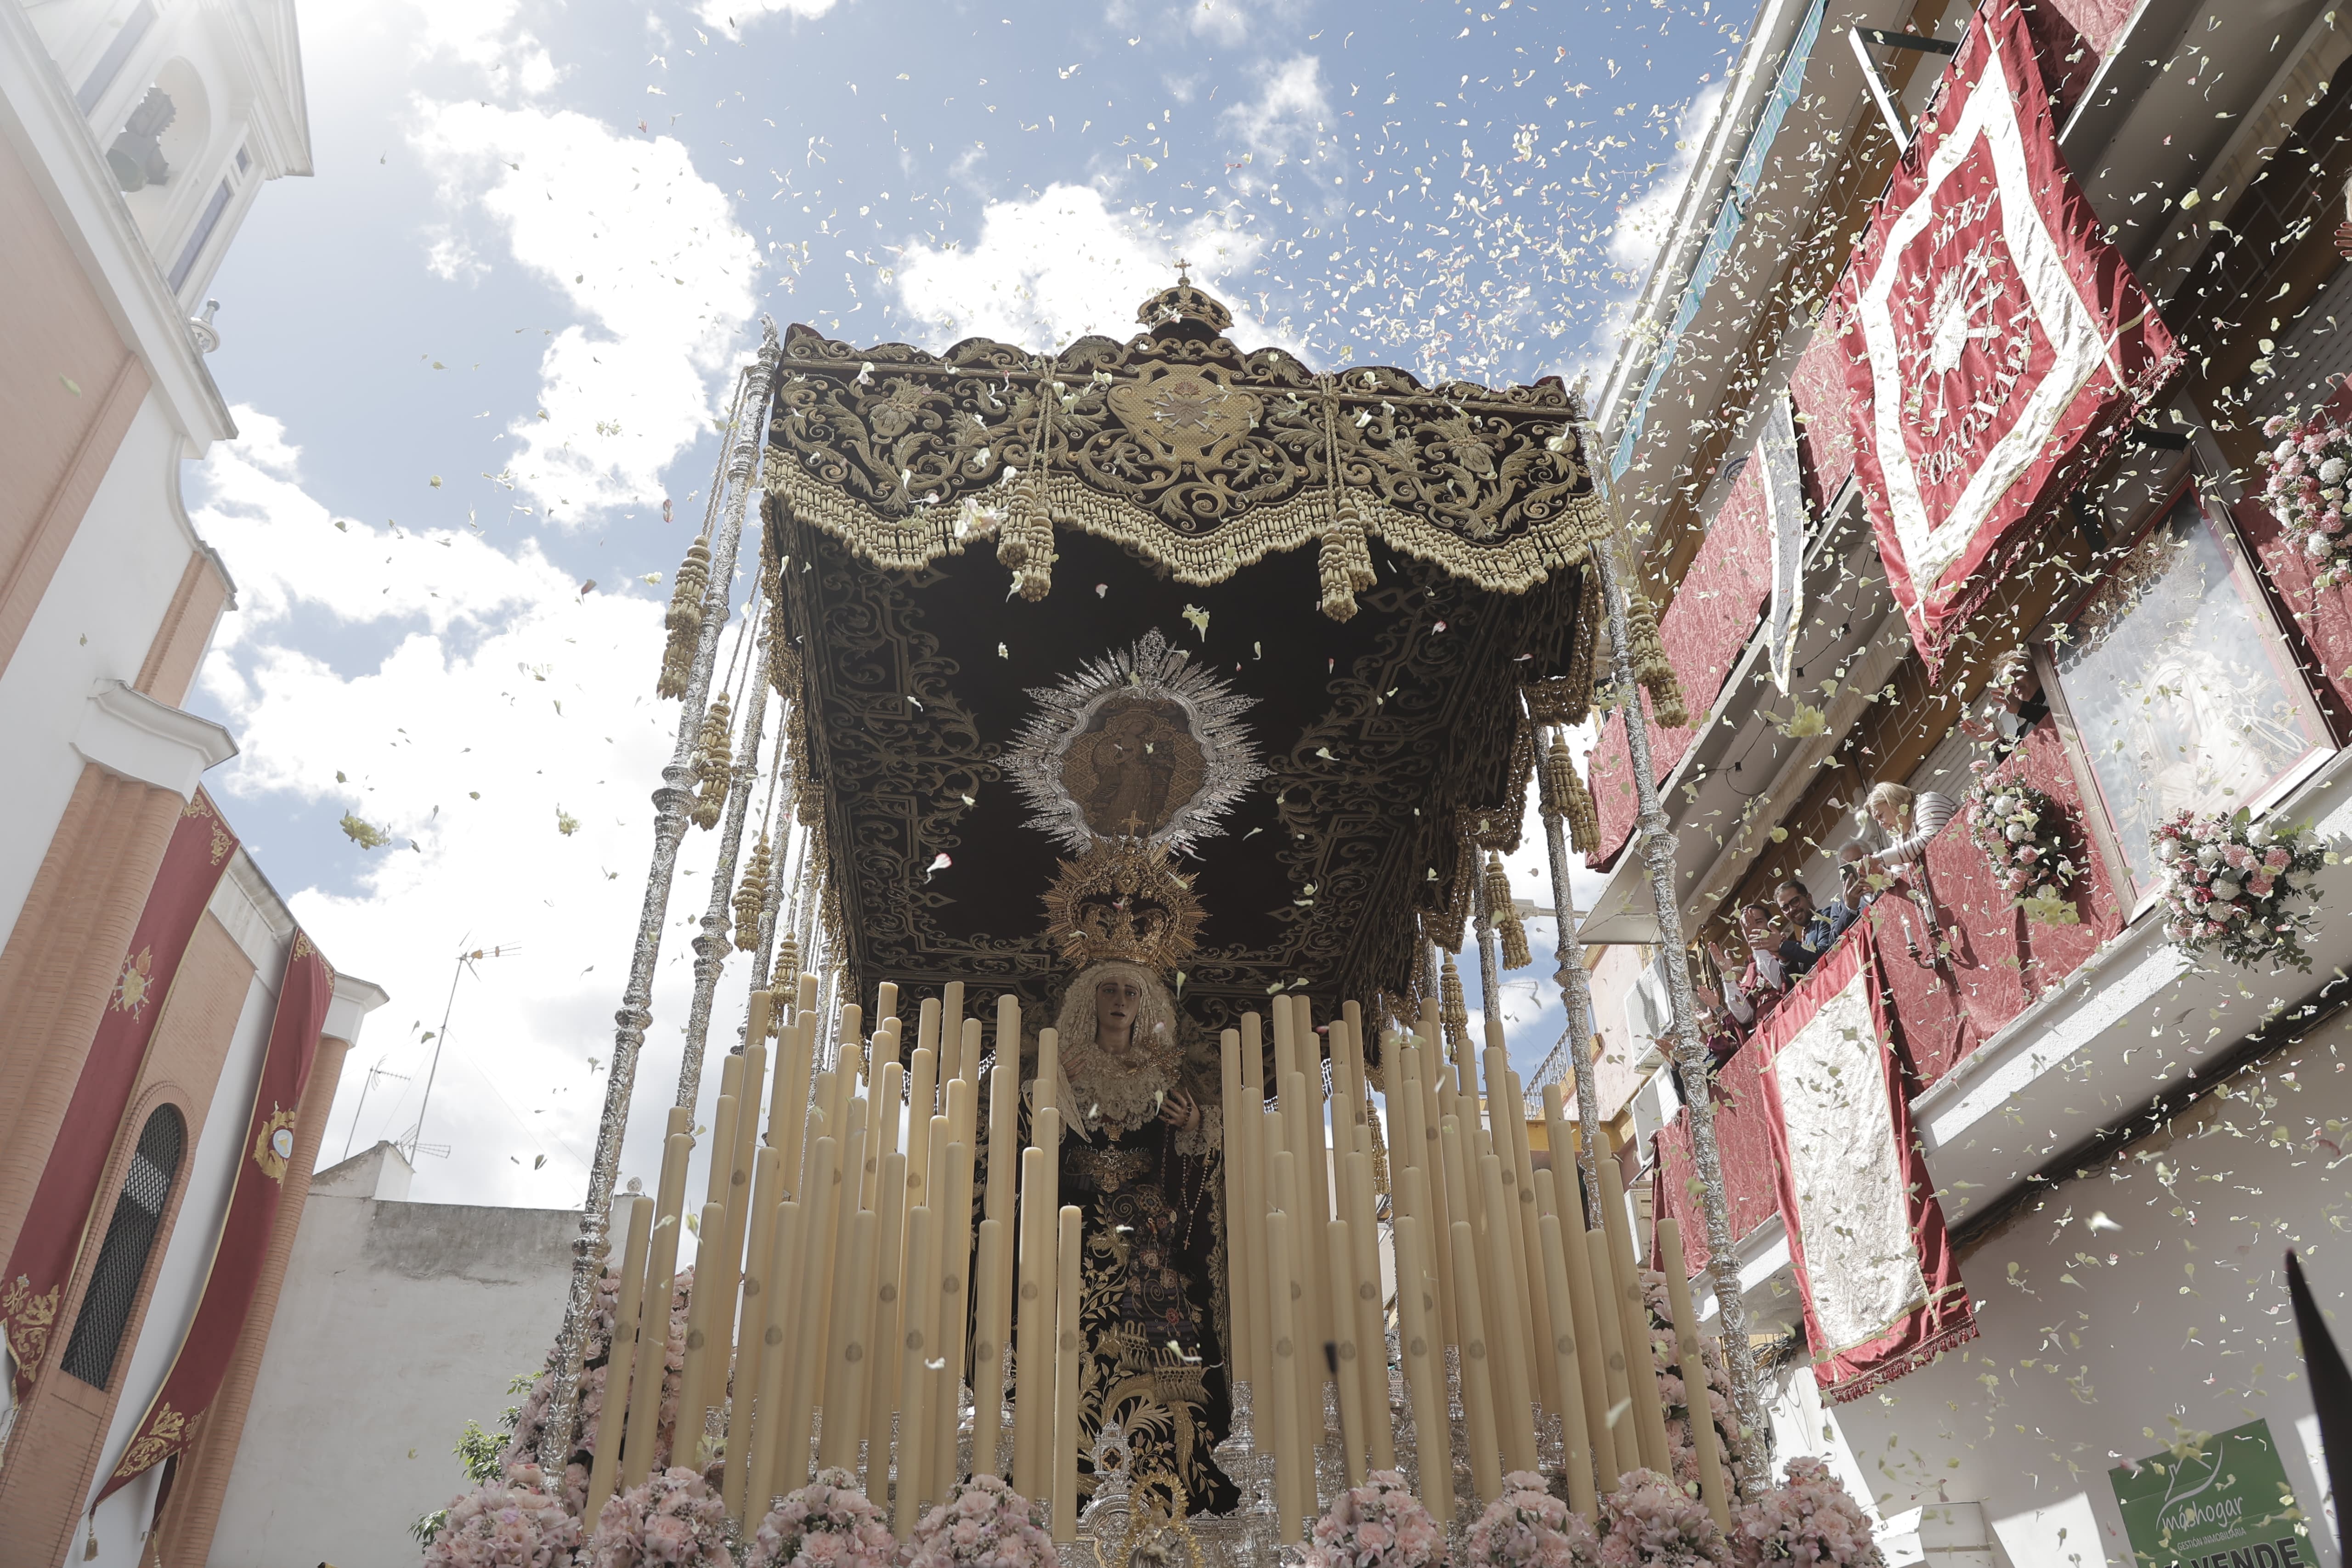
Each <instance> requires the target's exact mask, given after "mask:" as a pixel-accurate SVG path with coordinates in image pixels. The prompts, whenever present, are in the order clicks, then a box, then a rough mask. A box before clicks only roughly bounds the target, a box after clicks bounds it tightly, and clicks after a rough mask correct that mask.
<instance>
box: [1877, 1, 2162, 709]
mask: <svg viewBox="0 0 2352 1568" xmlns="http://www.w3.org/2000/svg"><path fill="white" fill-rule="evenodd" d="M1841 289H1842V292H1843V300H1844V303H1845V305H1846V307H1847V308H1846V310H1845V311H1844V312H1843V313H1844V317H1845V328H1844V334H1843V342H1844V346H1845V349H1846V353H1847V356H1848V365H1847V372H1846V376H1847V383H1848V384H1849V386H1850V387H1851V388H1852V389H1853V417H1854V423H1855V432H1854V434H1855V437H1856V439H1855V452H1854V458H1855V465H1854V466H1855V471H1856V474H1857V476H1858V477H1859V478H1860V479H1861V480H1862V484H1863V489H1864V496H1865V498H1866V499H1867V500H1868V502H1869V507H1870V514H1871V522H1872V526H1873V529H1874V531H1875V533H1876V534H1877V537H1878V548H1879V554H1880V556H1881V557H1882V559H1883V560H1884V561H1885V565H1886V578H1887V584H1888V586H1889V587H1890V588H1892V589H1893V591H1894V593H1895V598H1896V600H1897V602H1898V603H1900V604H1901V605H1902V606H1903V610H1904V614H1905V616H1906V617H1907V618H1908V620H1909V621H1910V623H1911V635H1912V640H1913V641H1914V642H1915V643H1916V645H1917V647H1918V648H1919V651H1920V653H1921V655H1922V656H1923V657H1924V658H1927V661H1928V663H1929V666H1930V668H1933V666H1934V665H1935V664H1936V663H1937V661H1938V660H1939V659H1940V658H1941V655H1942V651H1943V649H1944V647H1946V646H1947V644H1948V641H1949V638H1950V635H1951V633H1952V631H1954V630H1956V629H1957V626H1952V625H1948V624H1947V623H1948V622H1950V621H1952V620H1953V619H1954V618H1955V617H1958V616H1965V615H1966V614H1967V613H1968V612H1969V609H1970V608H1972V607H1973V605H1975V604H1976V603H1977V602H1978V601H1979V599H1980V597H1981V591H1982V589H1983V588H1984V587H1985V585H1986V584H1988V583H1989V582H1990V581H1991V579H1992V578H1993V576H1994V575H1995V573H1994V572H1993V571H1992V570H1990V568H1992V567H1996V566H1997V565H1998V564H1999V562H2000V559H2002V558H2003V556H2002V555H2001V554H2000V552H2002V551H2005V549H2006V547H2007V546H2008V545H2009V544H2010V543H2011V542H2013V541H2012V540H2011V538H2009V537H2007V536H2009V535H2011V531H2012V530H2014V529H2016V528H2017V527H2018V526H2019V525H2021V524H2023V523H2026V522H2028V521H2030V520H2031V519H2032V518H2033V517H2035V516H2036V515H2037V514H2038V513H2039V512H2040V511H2041V510H2042V507H2043V505H2044V503H2045V502H2046V501H2048V500H2051V499H2053V498H2054V497H2056V496H2058V495H2060V494H2063V492H2064V491H2065V489H2068V488H2070V487H2071V486H2072V485H2073V484H2074V482H2076V481H2077V480H2078V479H2080V477H2081V475H2082V474H2083V472H2084V470H2085V469H2086V468H2088V466H2089V465H2090V464H2092V463H2094V462H2095V461H2096V460H2097V458H2099V456H2100V455H2101V454H2102V453H2103V452H2104V451H2105V449H2106V448H2107V447H2109V446H2110V445H2111V444H2112V442H2113V441H2114V439H2115V438H2116V436H2117V435H2119V434H2120V433H2121V431H2122V429H2123V428H2124V426H2126V425H2127V424H2128V423H2129V421H2130V420H2131V418H2132V417H2133V416H2134V415H2135V414H2136V413H2137V410H2138V408H2139V407H2140V406H2141V405H2143V404H2144V403H2145V402H2146V401H2147V399H2148V398H2149V397H2150V396H2152V395H2154V394H2155V393H2156V391H2157V390H2158V387H2160V386H2161V385H2162V384H2163V383H2164V381H2165V380H2166V378H2167V377H2168V376H2169V375H2170V374H2171V373H2172V371H2173V369H2174V367H2175V366H2176V365H2178V364H2179V349H2178V347H2177V346H2176V345H2175V343H2174V342H2173V339H2172V334H2171V332H2169V331H2167V330H2166V327H2165V324H2164V322H2163V321H2162V319H2161V318H2159V317H2158V315H2157V313H2156V310H2155V307H2154V306H2153V305H2152V304H2151V303H2150V302H2149V300H2148V299H2147V295H2146V294H2145V293H2144V292H2142V290H2141V289H2140V286H2139V282H2138V280H2137V279H2136V278H2134V277H2133V276H2132V272H2131V268H2129V267H2128V266H2127V265H2126V263H2125V261H2124V258H2123V254H2122V253H2121V252H2120V251H2118V250H2117V249H2116V247H2114V246H2112V245H2110V244H2108V243H2107V241H2106V239H2105V237H2104V236H2103V235H2102V234H2101V233H2100V232H2099V225H2098V219H2097V217H2096V216H2095V215H2094V214H2093V212H2092V211H2091V207H2090V204H2089V202H2088V201H2087V200H2085V199H2084V195H2083V193H2082V190H2081V188H2080V187H2079V186H2078V185H2076V184H2075V183H2074V176H2073V174H2070V173H2069V172H2068V170H2067V168H2066V163H2065V160H2064V158H2063V156H2062V155H2061V154H2060V153H2059V151H2058V139H2057V127H2056V125H2055V123H2054V122H2053V120H2052V118H2051V111H2050V101H2049V95H2048V93H2047V91H2046V90H2045V89H2044V87H2043V84H2042V71H2041V68H2040V67H2039V65H2038V64H2037V63H2036V61H2035V58H2034V53H2033V44H2032V38H2031V37H2030V35H2029V34H2028V32H2027V30H2026V26H2025V22H2024V19H2023V16H2022V15H2021V11H2020V8H2019V5H2018V4H2017V0H1993V3H1992V4H1990V5H1986V6H1985V7H1984V8H1983V9H1982V10H1981V11H1979V13H1978V14H1977V16H1976V17H1975V19H1974V20H1973V21H1972V23H1971V24H1970V26H1969V37H1968V39H1967V41H1966V42H1965V43H1964V44H1963V45H1962V46H1961V48H1960V52H1959V54H1958V56H1957V57H1956V58H1955V59H1954V61H1953V64H1952V68H1951V72H1950V75H1949V76H1948V78H1947V79H1946V80H1945V83H1944V86H1943V89H1942V91H1941V96H1940V97H1939V98H1938V99H1937V100H1936V101H1935V103H1934V104H1933V106H1932V107H1931V108H1930V109H1929V110H1928V112H1927V115H1926V116H1925V117H1924V118H1923V119H1922V120H1921V121H1920V124H1919V132H1918V136H1917V138H1916V140H1915V141H1914V142H1912V143H1911V146H1910V148H1909V149H1908V150H1907V151H1906V153H1904V155H1903V159H1902V162H1901V163H1899V164H1898V165H1897V166H1896V168H1895V177H1894V180H1893V182H1892V183H1891V184H1889V186H1888V188H1887V192H1886V195H1885V199H1884V200H1883V201H1882V203H1881V204H1880V206H1879V209H1878V213H1877V215H1876V216H1874V218H1873V219H1872V221H1871V225H1870V227H1869V229H1868V231H1867V232H1866V233H1865V234H1864V237H1863V239H1862V243H1861V245H1860V246H1859V247H1857V250H1856V253H1855V256H1854V262H1853V267H1852V268H1850V269H1848V271H1847V273H1846V276H1845V279H1844V281H1843V284H1842V285H1841Z"/></svg>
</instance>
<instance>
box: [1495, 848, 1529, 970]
mask: <svg viewBox="0 0 2352 1568" xmlns="http://www.w3.org/2000/svg"><path fill="white" fill-rule="evenodd" d="M1486 908H1487V910H1488V911H1489V912H1490V915H1491V917H1492V919H1493V920H1494V922H1495V934H1496V936H1498V937H1500V938H1501V939H1502V942H1503V967H1504V968H1505V969H1525V968H1526V967H1527V966H1528V964H1530V963H1534V962H1535V961H1536V957H1535V954H1534V953H1532V952H1528V928H1527V922H1526V921H1522V920H1521V919H1520V918H1519V907H1518V905H1517V904H1516V903H1514V902H1512V900H1511V874H1510V873H1509V872H1508V871H1507V870H1505V869H1504V868H1503V858H1502V857H1501V856H1500V855H1497V854H1496V853H1495V852H1494V851H1492V850H1488V851H1487V853H1486Z"/></svg>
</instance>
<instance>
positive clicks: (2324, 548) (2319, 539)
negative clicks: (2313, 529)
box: [2303, 533, 2335, 561]
mask: <svg viewBox="0 0 2352 1568" xmlns="http://www.w3.org/2000/svg"><path fill="white" fill-rule="evenodd" d="M2334 548H2335V546H2334V545H2333V544H2331V543H2330V542H2328V538H2327V535H2326V534H2324V533H2306V534H2305V535H2304V536H2303V552H2304V553H2305V555H2308V556H2310V557H2311V558H2312V559H2313V560H2315V561H2316V560H2318V559H2319V558H2320V557H2322V556H2324V555H2326V553H2327V552H2329V551H2330V550H2333V549H2334Z"/></svg>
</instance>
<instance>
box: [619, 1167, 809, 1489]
mask: <svg viewBox="0 0 2352 1568" xmlns="http://www.w3.org/2000/svg"><path fill="white" fill-rule="evenodd" d="M775 1211H776V1151H775V1150H773V1149H761V1151H760V1152H759V1153H758V1155H757V1156H756V1157H755V1158H754V1159H753V1161H752V1163H751V1220H750V1231H751V1260H750V1261H749V1262H748V1263H746V1264H745V1265H744V1266H743V1303H742V1312H743V1326H742V1329H741V1330H740V1331H739V1332H738V1333H737V1334H736V1335H735V1336H734V1339H735V1397H734V1399H733V1401H732V1402H731V1403H730V1404H729V1405H728V1408H727V1453H728V1456H729V1460H730V1462H729V1464H728V1467H727V1500H728V1508H729V1515H728V1517H729V1518H730V1519H733V1520H734V1521H737V1522H738V1523H740V1522H741V1521H742V1519H743V1509H744V1507H745V1505H746V1502H747V1501H748V1499H749V1495H750V1494H749V1491H748V1487H749V1485H750V1482H751V1470H750V1468H748V1467H746V1466H743V1465H740V1464H736V1463H734V1462H733V1460H734V1459H735V1458H738V1457H740V1455H741V1454H742V1453H743V1452H744V1450H745V1449H746V1448H748V1447H750V1446H751V1400H752V1394H753V1391H754V1390H755V1389H757V1388H758V1387H759V1386H760V1370H761V1364H762V1363H763V1362H764V1361H765V1360H766V1358H767V1355H768V1347H767V1344H766V1342H765V1341H764V1340H763V1338H762V1337H761V1328H762V1327H763V1326H764V1325H765V1322H766V1318H767V1313H766V1310H765V1309H766V1306H767V1301H766V1295H767V1292H768V1288H769V1286H771V1285H772V1284H773V1283H774V1282H775V1273H774V1268H775V1258H773V1256H772V1254H771V1252H770V1250H769V1248H770V1246H771V1244H772V1242H773V1241H774V1240H775V1234H776V1228H775V1225H774V1223H773V1221H774V1218H775ZM605 1381H606V1383H607V1384H610V1383H611V1381H612V1380H611V1376H610V1374H609V1373H607V1375H606V1378H605ZM754 1522H755V1523H756V1522H757V1521H756V1520H755V1521H754Z"/></svg>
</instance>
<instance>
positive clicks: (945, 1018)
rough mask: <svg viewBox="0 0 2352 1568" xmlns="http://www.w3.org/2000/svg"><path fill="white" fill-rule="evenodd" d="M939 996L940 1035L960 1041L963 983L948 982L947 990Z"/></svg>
mask: <svg viewBox="0 0 2352 1568" xmlns="http://www.w3.org/2000/svg"><path fill="white" fill-rule="evenodd" d="M940 1008H941V1016H940V1030H941V1032H942V1033H944V1034H947V1035H950V1036H952V1037H955V1038H957V1039H961V1038H962V1037H963V982H962V981H961V980H950V981H949V982H948V984H947V989H946V990H945V991H943V992H941V993H940Z"/></svg>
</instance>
